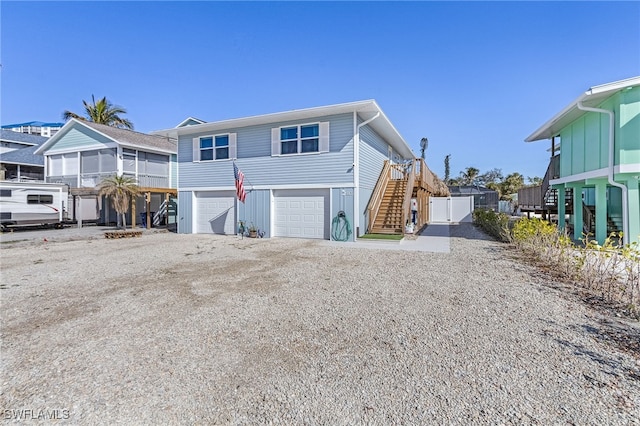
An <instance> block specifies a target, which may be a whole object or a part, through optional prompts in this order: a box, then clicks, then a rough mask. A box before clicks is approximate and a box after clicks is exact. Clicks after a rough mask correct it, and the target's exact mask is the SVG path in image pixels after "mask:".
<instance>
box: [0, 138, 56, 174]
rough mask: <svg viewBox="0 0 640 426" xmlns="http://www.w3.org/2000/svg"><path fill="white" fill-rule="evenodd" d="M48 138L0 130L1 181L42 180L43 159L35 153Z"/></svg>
mask: <svg viewBox="0 0 640 426" xmlns="http://www.w3.org/2000/svg"><path fill="white" fill-rule="evenodd" d="M47 139H48V138H46V137H42V136H37V135H32V134H27V133H18V132H15V131H11V130H0V171H1V172H2V173H0V175H1V176H3V177H2V179H11V180H37V181H43V180H44V157H43V156H42V155H37V154H35V151H36V150H37V149H38V148H39V147H40V145H42V144H43V143H45V142H46V141H47Z"/></svg>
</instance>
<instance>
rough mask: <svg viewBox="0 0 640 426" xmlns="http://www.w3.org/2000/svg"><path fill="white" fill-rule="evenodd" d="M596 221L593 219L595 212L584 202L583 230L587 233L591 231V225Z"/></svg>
mask: <svg viewBox="0 0 640 426" xmlns="http://www.w3.org/2000/svg"><path fill="white" fill-rule="evenodd" d="M593 223H594V221H593V212H592V211H591V209H590V208H589V207H587V205H586V204H585V203H584V201H583V202H582V230H583V231H584V233H585V234H588V233H590V232H591V225H592V224H593Z"/></svg>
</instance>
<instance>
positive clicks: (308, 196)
mask: <svg viewBox="0 0 640 426" xmlns="http://www.w3.org/2000/svg"><path fill="white" fill-rule="evenodd" d="M328 194H329V192H328V190H318V189H314V190H302V189H299V190H298V189H296V190H276V191H274V200H275V223H274V225H275V229H274V236H276V237H297V238H322V239H329V224H328V218H329V211H328V210H329V197H328Z"/></svg>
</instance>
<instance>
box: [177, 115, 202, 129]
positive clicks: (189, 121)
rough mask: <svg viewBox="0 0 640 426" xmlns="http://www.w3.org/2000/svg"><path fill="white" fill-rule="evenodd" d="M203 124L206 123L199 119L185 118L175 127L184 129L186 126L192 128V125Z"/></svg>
mask: <svg viewBox="0 0 640 426" xmlns="http://www.w3.org/2000/svg"><path fill="white" fill-rule="evenodd" d="M204 123H206V121H204V120H200V119H199V118H194V117H187V118H185V119H184V120H183V121H182V122H181V123H180V124H178V125H177V126H176V127H186V126H193V125H194V124H204Z"/></svg>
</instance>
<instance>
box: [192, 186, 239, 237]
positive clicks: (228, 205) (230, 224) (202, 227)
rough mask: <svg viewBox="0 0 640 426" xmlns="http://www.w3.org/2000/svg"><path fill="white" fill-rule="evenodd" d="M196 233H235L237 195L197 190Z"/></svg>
mask: <svg viewBox="0 0 640 426" xmlns="http://www.w3.org/2000/svg"><path fill="white" fill-rule="evenodd" d="M195 204H196V211H195V219H196V233H197V234H235V230H236V227H235V223H236V218H235V217H236V212H235V195H234V194H233V193H231V192H212V191H198V192H196V203H195Z"/></svg>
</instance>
